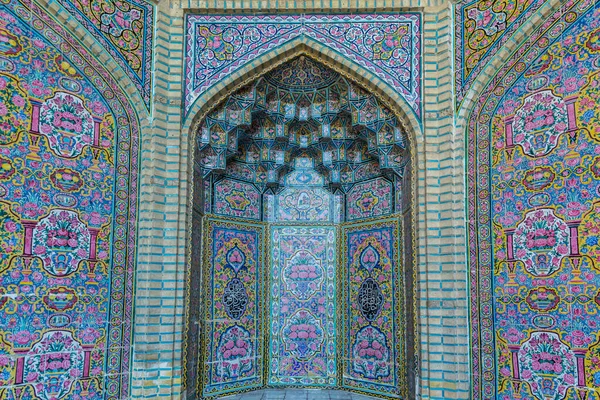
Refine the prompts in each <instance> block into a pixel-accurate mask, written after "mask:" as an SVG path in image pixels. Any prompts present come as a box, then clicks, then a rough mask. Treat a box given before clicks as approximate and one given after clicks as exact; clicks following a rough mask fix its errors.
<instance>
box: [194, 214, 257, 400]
mask: <svg viewBox="0 0 600 400" xmlns="http://www.w3.org/2000/svg"><path fill="white" fill-rule="evenodd" d="M205 227H206V234H205V238H206V240H207V242H206V245H205V250H204V266H205V272H204V273H205V282H204V283H205V284H204V293H205V295H204V296H205V297H204V321H203V322H204V337H203V365H202V371H203V372H202V375H201V377H200V379H201V380H202V382H201V384H202V386H203V390H202V393H203V395H205V396H217V395H223V394H225V393H229V392H232V391H238V390H243V389H250V388H256V387H260V386H262V384H263V373H262V371H263V368H262V359H263V357H262V353H263V343H264V331H263V318H264V313H263V309H264V307H265V304H264V303H263V299H264V293H263V285H264V277H265V270H264V263H263V242H264V240H265V238H264V226H261V225H256V224H250V223H245V222H239V221H236V222H228V221H220V220H216V219H212V218H209V219H208V220H207V223H206V225H205Z"/></svg>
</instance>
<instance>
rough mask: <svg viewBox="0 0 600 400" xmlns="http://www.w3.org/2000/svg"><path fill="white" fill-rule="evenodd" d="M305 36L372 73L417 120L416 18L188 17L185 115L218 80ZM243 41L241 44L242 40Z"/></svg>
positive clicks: (418, 48) (418, 19) (418, 56)
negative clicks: (390, 89)
mask: <svg viewBox="0 0 600 400" xmlns="http://www.w3.org/2000/svg"><path fill="white" fill-rule="evenodd" d="M301 36H307V37H309V38H311V39H313V40H316V41H317V42H319V43H321V44H323V45H325V46H328V47H330V48H331V49H333V50H334V51H335V52H338V53H340V54H341V55H343V56H344V57H347V58H348V59H349V60H351V61H353V62H355V63H356V64H358V65H360V66H361V67H363V68H365V69H367V70H368V71H370V72H372V73H373V74H375V75H376V76H378V77H379V78H381V79H382V80H383V81H384V82H385V83H386V84H388V85H389V86H390V87H391V88H392V89H393V90H395V91H396V92H397V93H398V94H399V95H400V96H402V97H403V98H404V99H405V100H406V101H407V102H408V104H409V105H410V106H411V107H412V109H413V111H414V112H415V114H416V115H417V117H420V115H421V16H420V14H418V13H412V14H411V13H402V14H392V13H389V14H383V13H382V14H362V15H360V14H359V15H344V14H340V15H321V14H318V15H317V14H315V15H244V16H242V15H193V14H192V15H188V16H187V19H186V50H185V88H184V90H185V93H184V95H185V106H184V108H185V110H186V112H187V111H188V110H189V109H190V106H191V105H192V104H193V103H194V101H195V100H196V99H197V98H198V97H199V96H200V95H201V94H202V93H204V92H206V91H207V90H208V89H209V88H211V87H212V86H213V85H215V84H216V83H218V82H219V81H220V80H222V78H223V77H225V76H228V75H232V74H233V73H235V72H236V71H238V70H240V69H241V68H243V67H244V66H245V65H246V64H248V63H251V62H252V60H253V59H255V58H257V57H259V56H261V55H262V54H265V53H267V52H268V51H271V50H273V49H275V48H278V47H281V46H282V45H283V44H285V43H286V42H289V41H291V40H293V39H295V38H298V37H301ZM242 38H243V40H242Z"/></svg>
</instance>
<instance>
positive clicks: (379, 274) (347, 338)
mask: <svg viewBox="0 0 600 400" xmlns="http://www.w3.org/2000/svg"><path fill="white" fill-rule="evenodd" d="M399 235H400V232H399V223H398V221H397V220H396V219H391V218H390V219H382V220H381V221H379V222H365V223H357V224H352V225H346V226H344V227H343V234H342V241H343V244H344V259H343V261H342V265H343V275H342V276H343V291H342V293H343V296H344V297H343V299H342V298H341V299H340V300H341V302H342V304H344V307H345V310H344V312H343V314H342V315H343V320H344V326H343V330H344V331H343V332H344V334H343V340H344V346H343V347H344V354H347V358H344V360H343V368H344V372H343V380H342V382H341V384H342V386H344V387H348V388H352V389H359V390H362V391H366V392H371V393H384V394H386V395H391V396H397V395H399V396H401V397H403V398H406V396H407V392H406V391H407V387H406V381H405V378H404V377H405V374H406V359H405V356H404V349H403V346H404V344H403V343H405V336H404V335H405V332H406V327H405V326H404V315H405V308H404V307H405V305H404V303H403V301H402V299H403V296H404V294H403V291H402V277H401V276H402V274H403V273H402V268H401V264H400V254H399V251H400V243H401V238H400V236H399Z"/></svg>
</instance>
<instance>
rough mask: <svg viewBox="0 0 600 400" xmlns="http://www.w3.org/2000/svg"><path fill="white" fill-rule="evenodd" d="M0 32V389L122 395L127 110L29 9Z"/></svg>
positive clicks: (132, 131)
mask: <svg viewBox="0 0 600 400" xmlns="http://www.w3.org/2000/svg"><path fill="white" fill-rule="evenodd" d="M0 38H1V40H0V249H1V251H0V282H1V284H0V397H1V398H8V399H13V398H14V399H30V398H36V399H44V400H50V399H57V400H58V399H71V398H86V399H101V398H121V397H126V396H127V394H128V390H129V373H130V367H129V362H130V336H131V316H132V295H133V273H134V265H135V260H134V255H135V251H134V244H135V243H134V238H135V236H134V235H135V223H136V201H137V162H138V160H137V152H138V144H137V130H138V127H137V125H136V124H137V121H136V120H135V112H134V111H133V110H132V109H131V108H130V106H129V104H128V103H127V100H126V98H125V96H124V95H123V93H122V92H121V91H120V89H119V87H118V85H117V84H116V82H114V80H113V79H112V77H111V76H110V75H109V74H108V73H107V72H106V71H105V70H104V69H103V67H101V66H100V65H99V63H98V62H97V61H96V60H95V59H93V58H92V57H90V56H89V54H87V53H86V52H85V50H84V49H83V48H81V46H80V45H79V44H78V43H77V42H75V41H74V40H73V38H72V37H71V35H69V34H66V33H65V31H64V30H63V28H62V27H61V26H59V25H57V24H56V23H55V22H54V21H53V20H52V19H50V18H49V16H48V15H47V14H46V11H45V10H43V9H41V8H39V7H38V6H37V5H35V4H31V3H27V4H22V3H20V2H18V1H14V0H13V1H4V2H2V4H0ZM117 122H118V127H117Z"/></svg>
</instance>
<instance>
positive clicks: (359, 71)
mask: <svg viewBox="0 0 600 400" xmlns="http://www.w3.org/2000/svg"><path fill="white" fill-rule="evenodd" d="M301 55H305V56H308V57H310V58H312V59H314V60H316V61H318V62H321V63H323V64H324V65H325V66H326V67H328V68H331V69H332V70H334V71H335V72H337V73H339V74H340V75H342V76H343V77H345V78H348V79H350V80H351V81H352V82H355V83H357V84H358V85H359V86H362V87H364V88H365V89H369V90H370V91H372V93H374V95H375V96H376V97H377V99H378V100H381V101H382V103H383V104H384V105H385V106H386V107H388V108H389V109H390V110H391V111H392V112H393V113H394V114H395V115H396V116H397V117H398V118H399V120H400V123H401V125H402V127H403V128H404V130H405V134H406V137H407V139H408V142H409V145H408V148H409V151H411V153H413V151H412V150H414V149H413V148H412V147H414V146H415V144H416V142H417V140H419V139H420V137H421V135H422V128H421V124H420V122H419V121H418V119H417V118H416V116H415V113H414V111H413V110H412V108H411V107H410V106H409V104H408V103H407V102H406V100H405V99H404V98H403V97H402V96H400V95H399V94H397V93H396V92H395V91H394V90H393V89H392V88H391V87H390V86H389V85H388V84H387V83H385V82H384V81H383V80H382V79H381V78H379V77H378V76H377V75H376V74H374V73H373V72H371V71H369V70H368V69H366V68H364V67H362V66H360V65H359V64H357V63H355V62H354V61H352V60H350V59H348V58H347V57H345V56H343V55H341V54H339V53H337V52H336V51H335V50H333V49H331V48H330V47H328V46H326V45H323V44H321V43H319V42H318V41H316V40H315V39H312V38H310V37H308V36H306V35H300V36H298V37H296V38H294V39H292V40H290V41H288V42H285V43H284V44H282V45H280V46H278V47H277V48H274V49H272V50H270V51H267V52H266V53H264V54H262V55H260V56H258V57H256V58H255V59H254V60H253V61H251V62H249V63H246V64H245V65H244V66H243V67H242V68H240V69H239V70H237V71H235V72H234V73H232V74H231V75H229V76H228V77H226V78H224V79H222V80H221V81H219V82H218V83H216V84H215V85H213V86H212V87H211V88H210V89H208V90H207V91H205V92H204V93H202V94H201V95H200V96H198V98H196V99H195V100H194V102H193V103H192V104H191V106H190V108H189V109H188V111H187V113H186V115H185V116H184V118H183V123H182V131H183V132H184V133H185V132H187V133H188V134H189V136H190V139H191V140H192V141H191V142H190V143H193V140H194V138H195V133H196V131H197V128H198V126H199V124H200V122H201V121H202V120H203V119H204V117H206V115H208V113H209V112H211V111H212V110H213V109H214V108H215V107H216V106H217V105H218V104H220V103H221V102H222V101H223V100H224V99H225V98H227V97H228V96H230V95H231V94H233V93H234V92H236V91H237V90H239V89H241V88H242V87H244V86H245V85H247V84H249V83H250V82H253V81H255V80H256V79H258V78H259V77H261V76H263V75H264V74H266V73H267V72H269V71H271V70H273V69H275V68H277V67H278V66H280V65H282V64H284V63H285V62H287V61H289V60H291V59H293V58H295V57H298V56H301Z"/></svg>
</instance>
